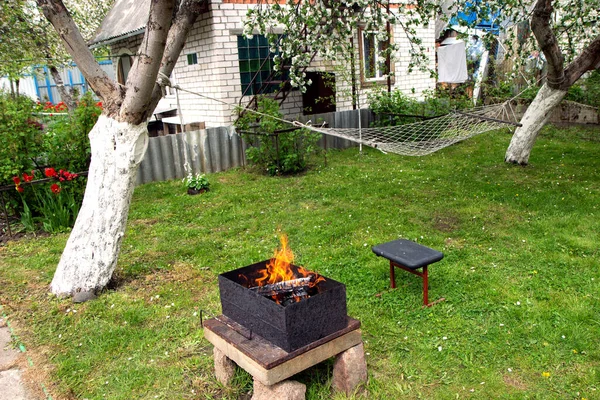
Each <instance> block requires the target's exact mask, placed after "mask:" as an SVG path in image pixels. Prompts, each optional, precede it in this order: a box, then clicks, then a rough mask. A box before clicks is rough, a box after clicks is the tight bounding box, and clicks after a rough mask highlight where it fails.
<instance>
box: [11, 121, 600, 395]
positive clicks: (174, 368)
mask: <svg viewBox="0 0 600 400" xmlns="http://www.w3.org/2000/svg"><path fill="white" fill-rule="evenodd" d="M509 140H510V134H509V133H508V132H506V131H501V132H493V133H489V134H484V135H480V136H478V137H476V138H474V139H470V140H468V141H466V142H463V143H460V144H458V145H455V146H452V147H450V148H447V149H444V150H442V151H439V152H437V153H435V154H433V155H431V156H426V157H420V158H411V157H401V156H397V155H391V154H390V155H385V154H382V153H381V152H378V151H376V150H373V149H366V150H365V152H364V154H363V155H362V156H361V155H359V154H358V152H357V150H356V149H349V150H345V151H337V152H330V153H329V154H328V157H327V164H326V165H325V164H324V162H323V159H322V158H321V159H317V160H315V165H314V167H313V168H312V169H311V170H310V171H308V172H307V173H305V174H303V175H300V176H290V177H275V178H271V177H266V176H261V175H257V174H255V173H252V172H251V171H247V170H233V171H227V172H223V173H218V174H213V175H210V176H209V179H210V180H211V183H212V185H211V191H210V192H208V193H206V194H203V195H199V196H188V195H186V194H185V190H184V188H183V185H182V183H181V182H177V181H175V182H164V183H153V184H147V185H143V186H141V187H139V188H137V189H136V192H135V195H134V201H133V204H132V208H131V211H130V219H129V225H128V230H127V232H126V236H125V239H124V243H123V248H122V251H121V257H120V259H119V265H118V267H117V271H116V274H115V280H114V284H113V285H112V286H111V287H110V288H109V289H107V290H106V291H105V292H104V293H102V294H101V296H99V297H98V299H96V300H94V301H90V302H87V303H83V304H75V305H74V304H72V303H71V301H70V300H59V299H56V298H54V297H53V296H50V295H48V290H47V286H48V284H49V282H50V280H51V278H52V274H53V272H54V268H55V267H56V264H57V262H58V259H59V257H60V254H61V250H62V248H63V246H64V243H65V241H66V239H67V235H66V234H62V235H53V236H40V237H37V238H34V237H32V238H25V239H21V240H19V241H15V242H10V243H9V244H7V245H6V246H4V247H0V288H1V289H0V302H1V304H2V306H3V310H2V312H4V313H6V314H7V315H8V317H9V319H10V321H11V322H12V326H13V327H14V329H15V332H16V333H17V335H18V337H19V340H20V341H21V342H22V343H24V344H25V346H26V347H27V348H28V352H29V354H30V356H31V358H32V359H33V361H34V367H33V368H34V373H35V375H36V377H37V379H38V380H39V381H40V382H41V383H43V384H44V386H45V387H46V388H47V389H48V390H49V391H50V393H51V394H52V398H53V399H60V398H67V399H71V398H81V399H83V398H86V399H103V398H107V399H154V398H158V399H198V398H202V399H217V398H225V399H236V398H245V397H247V396H248V393H249V392H250V391H251V389H252V381H251V378H250V376H249V375H248V374H246V373H245V372H244V371H241V370H240V371H238V373H237V375H236V378H235V382H234V385H233V386H232V387H229V388H226V387H223V386H222V385H220V384H219V383H218V382H217V381H216V379H215V378H214V375H213V370H212V346H211V345H210V344H209V343H208V342H207V341H206V340H205V339H204V338H203V333H202V328H201V325H200V310H203V313H204V315H217V314H219V312H220V303H219V299H218V287H217V275H218V274H219V273H222V272H225V271H229V270H232V269H235V268H238V267H241V266H245V265H249V264H252V263H255V262H258V261H261V260H264V259H267V258H269V257H270V256H271V255H272V253H273V250H274V249H275V247H277V245H278V243H279V237H278V236H279V234H280V232H283V233H286V234H287V235H288V236H289V240H290V245H291V247H292V249H293V250H294V252H295V254H296V264H299V265H304V266H305V267H306V268H308V269H311V270H316V271H318V272H320V273H322V274H324V275H326V276H328V277H331V278H333V279H336V280H338V281H340V282H343V283H344V284H345V285H346V289H347V300H348V312H349V315H350V316H352V317H354V318H357V319H359V320H360V321H361V323H362V328H361V329H362V333H363V340H364V343H365V351H366V358H367V364H368V372H369V383H368V391H369V393H370V398H374V399H395V398H409V399H410V398H423V399H456V398H473V399H485V398H494V399H524V398H529V399H559V398H560V399H583V398H585V399H599V398H600V384H599V382H600V346H599V339H598V338H600V314H599V310H600V286H599V283H600V268H599V264H600V263H599V260H600V255H599V252H598V247H599V243H600V233H599V232H600V218H599V217H598V216H599V214H600V175H599V171H600V157H599V156H598V155H599V154H600V151H599V150H600V129H598V128H597V127H596V128H585V129H584V128H556V127H552V126H550V127H547V128H545V129H544V131H543V133H542V135H541V137H540V138H539V139H538V141H537V143H536V146H535V148H534V150H533V154H532V157H531V159H530V162H531V165H530V166H528V167H520V166H514V165H508V164H505V163H504V162H503V158H504V152H505V150H506V147H507V145H508V142H509ZM396 238H407V239H410V240H415V241H418V242H419V243H421V244H424V245H426V246H429V247H432V248H435V249H438V250H440V251H442V252H443V253H444V254H445V257H444V259H443V260H442V261H441V262H439V263H437V264H434V265H433V266H432V267H431V268H430V286H431V288H430V292H429V295H430V299H431V300H436V299H438V298H441V297H443V298H445V301H443V302H440V303H439V304H437V305H435V306H433V307H431V308H422V307H421V296H422V291H421V281H420V279H419V278H418V277H415V276H412V275H410V274H407V273H404V272H402V271H398V273H397V276H396V280H397V283H398V288H397V289H393V290H392V289H390V288H389V268H388V264H387V263H386V260H385V259H382V258H380V257H376V256H375V255H374V254H373V253H372V252H371V246H373V245H375V244H378V243H382V242H385V241H389V240H393V239H396ZM331 367H332V362H331V361H329V362H325V363H323V364H321V365H318V366H316V367H314V368H312V369H309V370H308V371H305V372H304V373H302V374H300V375H298V376H297V377H296V378H295V379H297V380H299V381H301V382H303V383H305V384H306V385H307V399H329V398H331V397H332V395H331V394H330V386H329V383H330V378H331ZM334 398H336V399H341V398H344V396H340V395H337V396H335V397H334Z"/></svg>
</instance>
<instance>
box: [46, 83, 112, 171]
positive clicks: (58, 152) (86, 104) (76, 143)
mask: <svg viewBox="0 0 600 400" xmlns="http://www.w3.org/2000/svg"><path fill="white" fill-rule="evenodd" d="M58 106H60V104H59V105H57V106H55V107H58ZM101 112H102V107H101V103H97V102H96V101H95V100H94V98H93V97H92V93H91V92H86V93H85V94H84V95H83V97H82V98H81V100H80V101H79V103H78V105H77V108H76V109H75V111H74V112H73V115H68V116H66V115H64V116H54V117H53V118H52V119H50V120H48V123H47V132H46V134H45V135H44V141H43V150H44V157H45V164H47V165H53V166H56V167H59V168H63V169H67V170H71V171H85V170H87V168H88V166H89V163H90V154H91V152H90V141H89V138H88V134H89V132H90V131H91V130H92V128H93V126H94V124H95V123H96V121H97V120H98V116H99V115H100V113H101Z"/></svg>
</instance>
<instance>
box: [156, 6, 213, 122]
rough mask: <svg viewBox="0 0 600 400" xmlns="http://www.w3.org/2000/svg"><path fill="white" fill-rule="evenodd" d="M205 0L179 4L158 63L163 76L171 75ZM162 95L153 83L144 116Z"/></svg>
mask: <svg viewBox="0 0 600 400" xmlns="http://www.w3.org/2000/svg"><path fill="white" fill-rule="evenodd" d="M207 5H208V3H207V1H206V0H183V1H182V2H181V4H180V5H179V8H178V10H177V14H176V15H175V19H174V20H173V24H172V25H171V29H170V30H169V35H168V37H167V45H166V47H165V52H164V54H163V57H162V61H161V65H160V73H161V74H164V75H165V76H171V73H172V72H173V69H174V68H175V64H176V63H177V58H178V57H179V54H180V53H181V50H182V49H183V46H184V45H185V42H186V39H187V36H188V33H189V31H190V29H191V28H192V26H193V25H194V22H196V19H197V18H198V16H199V15H200V14H201V13H202V12H204V11H206V9H207ZM161 97H162V89H161V87H160V86H159V85H158V84H155V85H154V88H153V91H152V96H151V101H150V105H149V107H148V108H147V110H146V114H145V116H144V117H145V118H146V119H148V118H150V116H151V115H152V112H153V111H154V109H155V108H156V105H157V104H158V102H159V101H160V99H161Z"/></svg>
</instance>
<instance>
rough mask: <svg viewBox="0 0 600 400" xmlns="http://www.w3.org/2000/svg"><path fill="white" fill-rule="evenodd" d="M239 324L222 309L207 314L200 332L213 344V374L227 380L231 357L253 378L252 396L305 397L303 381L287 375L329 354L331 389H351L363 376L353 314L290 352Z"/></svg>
mask: <svg viewBox="0 0 600 400" xmlns="http://www.w3.org/2000/svg"><path fill="white" fill-rule="evenodd" d="M237 325H238V324H237V323H236V322H234V321H232V320H231V319H229V318H227V317H225V316H223V315H221V316H219V317H218V319H216V318H213V319H210V320H207V321H205V322H204V337H205V338H206V339H207V340H208V341H209V342H211V343H212V344H213V345H214V347H215V349H214V355H215V374H216V376H217V379H218V380H219V381H220V382H221V383H222V384H223V385H228V384H229V383H230V381H231V379H232V378H233V371H234V363H235V364H237V365H239V366H240V367H241V368H242V369H244V370H245V371H247V372H248V373H249V374H250V375H252V377H253V378H254V396H253V397H252V399H253V400H262V399H278V398H281V399H291V398H293V399H294V400H296V399H298V400H299V399H304V391H305V387H304V390H302V388H301V387H299V386H298V385H302V384H299V383H298V382H295V381H291V380H286V379H287V378H289V377H291V376H293V375H295V374H297V373H299V372H301V371H304V370H305V369H307V368H310V367H312V366H313V365H316V364H318V363H320V362H322V361H324V360H326V359H328V358H330V357H333V356H335V357H336V359H335V362H334V367H333V382H332V387H333V388H334V390H336V391H340V392H343V393H346V394H347V395H351V394H352V393H355V392H356V391H357V390H358V389H362V388H363V387H362V386H361V385H363V384H365V383H366V381H367V365H366V362H365V356H364V349H363V344H362V337H361V332H360V329H359V328H360V322H359V321H357V320H355V319H352V318H350V317H348V323H347V325H346V327H345V328H344V329H341V330H339V331H337V332H335V333H333V334H331V335H329V336H327V337H325V338H322V339H320V340H317V341H316V342H313V343H311V344H309V345H307V346H304V347H302V348H300V349H297V350H295V351H293V352H291V353H288V352H286V351H284V350H283V349H281V348H279V347H277V346H275V345H273V344H271V343H270V342H268V341H267V340H265V339H263V338H262V337H260V336H258V335H253V336H252V339H248V338H246V337H244V336H242V335H240V334H239V333H238V332H237V331H238V329H237ZM232 327H233V328H232ZM240 328H241V327H240ZM302 386H304V385H302Z"/></svg>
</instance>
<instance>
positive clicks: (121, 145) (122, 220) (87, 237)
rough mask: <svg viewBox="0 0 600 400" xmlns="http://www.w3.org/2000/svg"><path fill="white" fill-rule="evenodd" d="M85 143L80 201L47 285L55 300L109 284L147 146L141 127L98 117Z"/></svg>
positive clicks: (144, 125)
mask: <svg viewBox="0 0 600 400" xmlns="http://www.w3.org/2000/svg"><path fill="white" fill-rule="evenodd" d="M89 137H90V144H91V149H92V161H91V164H90V168H89V175H88V183H87V186H86V189H85V196H84V199H83V203H82V206H81V210H80V211H79V215H78V217H77V221H76V222H75V226H74V227H73V231H72V232H71V235H70V236H69V240H68V242H67V245H66V247H65V250H64V252H63V254H62V257H61V259H60V262H59V264H58V268H57V270H56V273H55V274H54V278H53V279H52V284H51V290H52V293H54V294H56V295H59V296H70V295H73V294H75V293H77V292H90V291H94V290H98V289H102V288H104V287H105V286H106V284H107V283H108V282H109V280H110V278H111V276H112V273H113V271H114V269H115V266H116V264H117V257H118V254H119V250H120V247H121V242H122V239H123V235H124V233H125V227H126V224H127V214H128V212H129V205H130V203H131V197H132V195H133V189H134V186H135V178H136V175H137V170H138V166H139V164H140V162H141V160H142V157H143V155H144V153H145V152H146V148H147V146H148V130H147V125H146V123H142V124H139V125H133V124H130V123H126V122H117V121H116V120H114V119H111V118H109V117H106V116H104V115H101V116H100V118H99V119H98V122H97V123H96V125H95V126H94V128H93V129H92V131H91V132H90V135H89Z"/></svg>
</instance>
